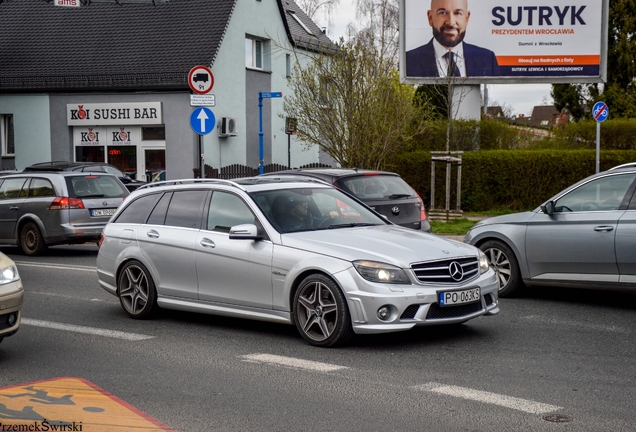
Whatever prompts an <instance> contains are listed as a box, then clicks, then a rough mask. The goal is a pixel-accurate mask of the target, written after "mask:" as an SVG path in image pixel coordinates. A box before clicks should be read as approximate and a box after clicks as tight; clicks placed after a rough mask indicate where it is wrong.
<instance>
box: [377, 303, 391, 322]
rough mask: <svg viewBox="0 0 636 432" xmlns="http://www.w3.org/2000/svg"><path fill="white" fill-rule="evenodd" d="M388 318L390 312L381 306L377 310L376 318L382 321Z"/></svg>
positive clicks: (387, 308)
mask: <svg viewBox="0 0 636 432" xmlns="http://www.w3.org/2000/svg"><path fill="white" fill-rule="evenodd" d="M390 316H391V310H390V309H389V307H388V306H382V307H381V308H380V309H378V318H380V319H381V320H382V321H386V320H388V319H389V317H390Z"/></svg>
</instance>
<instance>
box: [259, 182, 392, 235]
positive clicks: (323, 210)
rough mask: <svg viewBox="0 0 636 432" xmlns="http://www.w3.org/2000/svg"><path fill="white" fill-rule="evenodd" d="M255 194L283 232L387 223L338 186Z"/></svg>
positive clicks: (277, 227)
mask: <svg viewBox="0 0 636 432" xmlns="http://www.w3.org/2000/svg"><path fill="white" fill-rule="evenodd" d="M251 196H252V198H253V199H254V201H256V204H257V205H258V206H259V207H260V209H261V210H262V212H263V213H264V214H265V216H267V219H269V221H270V222H271V223H272V225H274V227H276V229H278V231H280V232H281V233H289V232H298V231H312V230H323V229H338V228H349V227H355V226H370V225H386V224H387V222H386V221H385V220H383V219H382V218H380V217H379V216H377V215H376V214H375V213H373V212H372V211H371V210H369V208H368V207H366V206H365V205H363V204H360V203H359V202H357V201H355V200H354V199H352V198H351V197H349V196H348V195H346V194H344V193H342V192H340V191H339V190H337V189H327V188H305V189H278V190H272V191H263V192H253V193H252V194H251Z"/></svg>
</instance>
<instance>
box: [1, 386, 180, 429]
mask: <svg viewBox="0 0 636 432" xmlns="http://www.w3.org/2000/svg"><path fill="white" fill-rule="evenodd" d="M0 430H38V431H40V430H42V431H90V432H93V431H96V432H101V431H109V432H110V431H112V432H118V431H137V430H143V431H144V432H149V431H173V429H171V428H170V427H168V426H166V425H164V424H163V423H161V422H160V421H158V420H156V419H154V418H152V417H150V416H149V415H147V414H145V413H143V412H142V411H140V410H138V409H137V408H135V407H133V406H132V405H130V404H128V403H126V402H124V401H123V400H121V399H119V398H118V397H116V396H114V395H113V394H111V393H109V392H107V391H106V390H104V389H101V388H99V387H98V386H96V385H95V384H93V383H91V382H90V381H87V380H85V379H82V378H74V377H61V378H53V379H49V380H44V381H36V382H31V383H27V384H18V385H14V386H9V387H2V388H0Z"/></svg>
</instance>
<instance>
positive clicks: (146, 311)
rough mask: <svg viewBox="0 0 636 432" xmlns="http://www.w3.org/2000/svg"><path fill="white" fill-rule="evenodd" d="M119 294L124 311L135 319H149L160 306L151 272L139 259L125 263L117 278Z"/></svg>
mask: <svg viewBox="0 0 636 432" xmlns="http://www.w3.org/2000/svg"><path fill="white" fill-rule="evenodd" d="M117 296H118V297H119V302H120V303H121V306H122V308H123V309H124V312H126V313H127V314H128V316H129V317H131V318H134V319H147V318H150V317H151V316H152V315H153V313H154V312H155V311H156V310H157V309H158V308H159V306H157V290H156V288H155V283H154V281H153V280H152V276H150V272H149V271H148V269H147V268H146V266H144V265H143V264H142V263H140V262H139V261H129V262H128V263H126V264H125V265H124V267H123V268H122V269H121V272H120V273H119V278H118V279H117Z"/></svg>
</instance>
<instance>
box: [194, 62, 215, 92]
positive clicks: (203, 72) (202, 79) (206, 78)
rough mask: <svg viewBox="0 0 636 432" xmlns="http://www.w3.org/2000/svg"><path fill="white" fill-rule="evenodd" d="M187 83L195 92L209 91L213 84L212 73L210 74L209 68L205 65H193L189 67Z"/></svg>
mask: <svg viewBox="0 0 636 432" xmlns="http://www.w3.org/2000/svg"><path fill="white" fill-rule="evenodd" d="M188 84H189V85H190V88H191V89H192V91H193V92H195V93H198V94H206V93H209V92H210V90H212V87H213V86H214V75H212V71H211V70H210V68H208V67H206V66H195V67H193V68H192V69H190V73H189V74H188Z"/></svg>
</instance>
